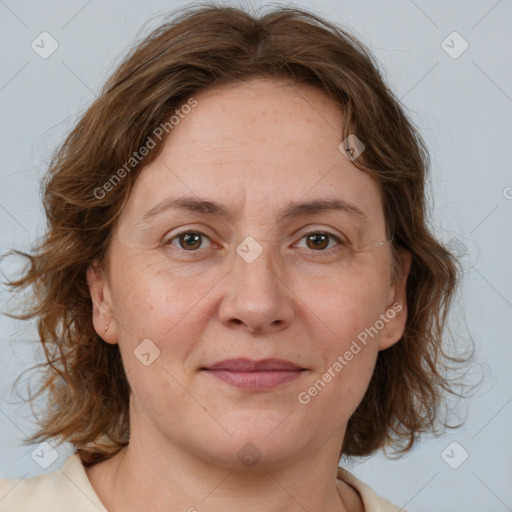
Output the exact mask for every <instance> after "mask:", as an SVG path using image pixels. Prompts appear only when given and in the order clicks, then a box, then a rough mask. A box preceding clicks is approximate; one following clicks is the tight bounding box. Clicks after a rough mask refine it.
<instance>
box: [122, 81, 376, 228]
mask: <svg viewBox="0 0 512 512" xmlns="http://www.w3.org/2000/svg"><path fill="white" fill-rule="evenodd" d="M194 98H195V100H196V101H197V105H196V106H195V107H194V108H193V109H191V110H190V111H189V113H188V114H186V115H182V116H181V118H180V121H179V123H178V124H177V125H175V126H174V128H173V129H172V131H171V133H170V135H169V136H168V137H167V140H166V142H165V144H164V147H163V149H162V152H161V153H160V154H159V156H158V157H157V158H156V159H155V160H154V161H153V162H151V163H150V164H149V165H148V166H146V167H144V168H143V169H142V171H141V173H140V175H139V177H138V178H137V181H136V183H135V186H134V189H133V190H132V195H131V197H130V199H129V201H128V204H127V205H126V208H125V209H126V212H125V214H126V215H127V216H130V217H131V218H132V220H136V218H140V217H141V216H142V215H144V214H145V213H146V212H147V211H148V210H150V209H151V208H153V207H154V206H155V205H156V204H158V203H160V202H162V201H164V200H165V199H166V198H168V197H170V196H173V197H176V196H183V195H187V196H191V195H193V196H196V198H197V199H204V200H213V201H215V202H219V203H223V204H225V205H226V206H227V207H230V208H231V209H233V210H238V211H240V212H242V215H243V214H244V213H246V214H247V216H249V217H252V216H253V215H254V217H255V219H256V216H259V218H263V217H265V216H272V214H273V213H274V212H275V213H277V211H278V210H280V209H281V208H282V206H283V205H285V204H289V203H290V202H292V201H300V200H314V199H318V198H322V197H329V198H339V199H341V200H346V201H350V202H352V203H357V206H358V207H359V208H360V209H362V210H363V211H364V212H365V214H366V215H367V216H368V217H369V218H370V219H371V220H372V221H373V226H374V227H375V229H384V219H383V212H382V205H381V199H380V193H379V187H378V185H377V183H376V182H375V181H374V180H373V179H372V178H371V177H370V176H369V175H368V174H366V173H364V172H363V171H361V170H359V169H358V168H357V167H355V166H354V165H353V163H352V162H350V161H349V160H348V159H347V158H346V157H345V156H344V155H343V154H342V153H341V152H340V151H339V149H338V146H339V144H340V142H341V140H342V139H341V137H342V111H341V107H340V106H339V105H338V104H337V103H335V102H334V101H333V100H331V99H329V97H328V96H327V95H326V94H325V93H323V92H322V91H321V90H319V89H317V88H316V87H313V86H310V85H304V84H291V83H287V82H283V81H276V80H272V79H266V78H258V79H253V80H250V81H248V82H243V83H239V84H230V85H227V86H221V87H215V88H212V89H209V90H206V91H202V92H200V93H199V94H197V95H195V96H194Z"/></svg>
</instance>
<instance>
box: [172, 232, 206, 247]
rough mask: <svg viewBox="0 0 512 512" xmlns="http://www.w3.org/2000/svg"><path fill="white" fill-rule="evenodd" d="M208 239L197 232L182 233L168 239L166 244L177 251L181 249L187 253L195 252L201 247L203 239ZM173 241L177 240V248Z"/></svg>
mask: <svg viewBox="0 0 512 512" xmlns="http://www.w3.org/2000/svg"><path fill="white" fill-rule="evenodd" d="M205 238H206V239H208V237H207V236H206V235H205V234H204V233H201V232H199V231H183V232H182V233H178V234H177V235H175V236H173V237H172V238H170V239H169V240H168V241H167V242H166V244H167V245H172V246H174V247H177V248H179V249H183V250H185V251H189V252H195V251H196V250H197V249H199V248H200V247H201V244H202V242H203V241H204V239H205ZM174 240H177V241H178V243H179V247H178V246H176V244H174V243H173V241H174Z"/></svg>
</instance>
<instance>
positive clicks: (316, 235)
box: [301, 231, 346, 253]
mask: <svg viewBox="0 0 512 512" xmlns="http://www.w3.org/2000/svg"><path fill="white" fill-rule="evenodd" d="M304 239H305V240H306V248H307V249H312V250H313V251H316V252H325V253H330V252H331V250H334V249H336V247H331V248H329V249H327V247H328V246H329V243H330V242H331V241H332V240H334V241H335V242H336V243H337V244H338V245H341V246H345V245H346V244H345V243H344V242H343V240H341V239H340V238H339V237H337V236H336V235H333V234H332V233H328V232H324V231H314V232H311V233H307V234H306V235H304V236H303V237H302V238H301V240H304ZM326 249H327V250H326Z"/></svg>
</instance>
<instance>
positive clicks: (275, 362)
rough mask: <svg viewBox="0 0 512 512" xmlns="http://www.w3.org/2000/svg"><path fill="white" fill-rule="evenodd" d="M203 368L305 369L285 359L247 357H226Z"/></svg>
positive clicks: (243, 370)
mask: <svg viewBox="0 0 512 512" xmlns="http://www.w3.org/2000/svg"><path fill="white" fill-rule="evenodd" d="M201 369H202V370H227V371H231V372H263V371H267V372H270V371H279V370H288V371H290V370H304V368H301V367H300V366H297V365H296V364H295V363H292V362H290V361H285V360H284V359H274V358H273V359H260V360H259V361H255V360H252V359H247V358H238V359H225V360H224V361H219V362H218V363H215V364H213V365H211V366H207V367H204V368H201Z"/></svg>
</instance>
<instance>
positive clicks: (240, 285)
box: [219, 242, 294, 334]
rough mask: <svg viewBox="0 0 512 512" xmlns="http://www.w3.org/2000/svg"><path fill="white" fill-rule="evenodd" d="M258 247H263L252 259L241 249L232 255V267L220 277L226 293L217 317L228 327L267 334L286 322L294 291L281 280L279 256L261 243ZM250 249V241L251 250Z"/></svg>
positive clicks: (291, 312)
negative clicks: (222, 279) (274, 254)
mask: <svg viewBox="0 0 512 512" xmlns="http://www.w3.org/2000/svg"><path fill="white" fill-rule="evenodd" d="M241 245H242V244H241ZM258 246H259V247H261V249H263V250H262V252H261V254H259V256H257V257H256V259H254V260H252V258H245V257H244V253H243V252H242V251H241V252H240V253H239V254H238V253H237V254H235V257H234V261H233V267H232V269H231V270H230V272H228V275H227V276H226V279H225V280H224V286H225V290H226V292H225V294H224V295H223V297H222V301H221V303H220V306H219V317H220V320H221V322H222V323H223V324H224V325H226V326H227V327H229V328H231V329H232V328H238V329H241V330H248V331H249V332H251V333H262V334H264V333H268V334H270V333H275V332H278V331H280V330H282V329H285V328H286V327H288V326H289V325H290V323H291V321H292V319H293V315H294V308H293V304H294V299H293V297H294V294H293V291H292V290H290V288H289V287H288V286H287V284H286V283H285V278H284V272H282V271H281V270H280V268H278V267H279V265H278V264H277V261H276V258H278V257H279V256H278V255H276V256H275V257H274V256H273V255H272V254H271V252H272V251H271V250H270V248H269V247H268V246H264V245H263V243H260V244H258ZM261 249H259V250H261ZM254 250H255V244H254V242H253V245H252V246H251V251H254ZM240 255H242V256H240Z"/></svg>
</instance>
